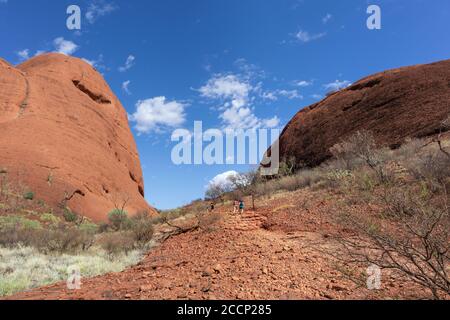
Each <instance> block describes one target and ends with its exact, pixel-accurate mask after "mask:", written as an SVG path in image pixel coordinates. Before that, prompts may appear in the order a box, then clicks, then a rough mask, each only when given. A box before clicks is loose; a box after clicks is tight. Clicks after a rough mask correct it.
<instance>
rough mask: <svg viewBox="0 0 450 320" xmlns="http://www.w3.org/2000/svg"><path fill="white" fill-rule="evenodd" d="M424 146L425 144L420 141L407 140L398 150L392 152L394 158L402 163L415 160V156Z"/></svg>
mask: <svg viewBox="0 0 450 320" xmlns="http://www.w3.org/2000/svg"><path fill="white" fill-rule="evenodd" d="M424 146H425V142H424V141H423V140H421V139H413V140H412V139H407V140H406V141H405V143H404V144H402V145H401V147H400V148H398V149H397V150H395V151H394V156H395V157H396V158H397V159H399V160H403V161H405V160H406V161H408V160H410V159H412V158H415V157H416V156H417V154H418V153H419V152H420V150H422V149H423V148H424Z"/></svg>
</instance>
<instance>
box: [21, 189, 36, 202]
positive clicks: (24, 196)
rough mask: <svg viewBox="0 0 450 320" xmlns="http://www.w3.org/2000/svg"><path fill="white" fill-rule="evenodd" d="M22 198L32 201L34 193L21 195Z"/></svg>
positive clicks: (29, 192)
mask: <svg viewBox="0 0 450 320" xmlns="http://www.w3.org/2000/svg"><path fill="white" fill-rule="evenodd" d="M23 198H24V199H25V200H33V199H34V192H32V191H28V192H25V193H24V194H23Z"/></svg>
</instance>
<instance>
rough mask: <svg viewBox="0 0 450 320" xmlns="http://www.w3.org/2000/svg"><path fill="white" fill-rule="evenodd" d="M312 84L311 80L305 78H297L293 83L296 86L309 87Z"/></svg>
mask: <svg viewBox="0 0 450 320" xmlns="http://www.w3.org/2000/svg"><path fill="white" fill-rule="evenodd" d="M312 84H313V82H312V81H307V80H298V81H294V85H295V86H297V87H309V86H311V85H312Z"/></svg>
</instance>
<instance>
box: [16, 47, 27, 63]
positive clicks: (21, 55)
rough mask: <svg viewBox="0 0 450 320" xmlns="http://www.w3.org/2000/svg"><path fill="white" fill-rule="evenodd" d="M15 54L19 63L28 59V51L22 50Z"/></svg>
mask: <svg viewBox="0 0 450 320" xmlns="http://www.w3.org/2000/svg"><path fill="white" fill-rule="evenodd" d="M16 54H17V55H18V56H19V59H20V61H24V60H28V59H30V50H29V49H23V50H21V51H18V52H16Z"/></svg>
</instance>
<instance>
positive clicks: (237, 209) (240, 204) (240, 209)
mask: <svg viewBox="0 0 450 320" xmlns="http://www.w3.org/2000/svg"><path fill="white" fill-rule="evenodd" d="M214 209H215V203H214V202H211V203H210V204H209V208H208V211H209V212H213V211H214ZM244 209H245V203H244V201H242V200H239V201H238V200H234V203H233V214H236V213H240V214H244Z"/></svg>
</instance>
